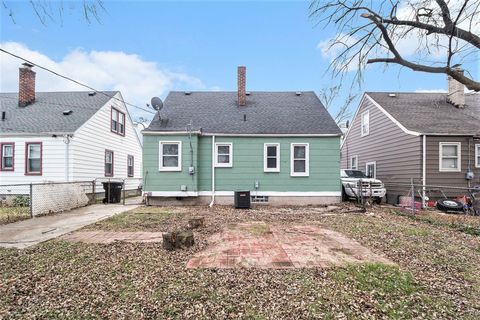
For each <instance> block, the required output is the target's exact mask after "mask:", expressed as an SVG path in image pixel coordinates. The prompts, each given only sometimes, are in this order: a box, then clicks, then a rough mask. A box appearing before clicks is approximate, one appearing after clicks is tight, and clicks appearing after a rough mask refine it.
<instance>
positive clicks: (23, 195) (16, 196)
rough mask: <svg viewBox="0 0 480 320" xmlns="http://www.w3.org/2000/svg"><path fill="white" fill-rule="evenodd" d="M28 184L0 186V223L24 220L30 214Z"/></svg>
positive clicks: (29, 189)
mask: <svg viewBox="0 0 480 320" xmlns="http://www.w3.org/2000/svg"><path fill="white" fill-rule="evenodd" d="M30 191H31V188H30V185H25V184H13V185H3V186H0V224H3V223H9V222H14V221H18V220H24V219H28V218H30V217H31V216H32V215H31V210H30V206H31V193H30Z"/></svg>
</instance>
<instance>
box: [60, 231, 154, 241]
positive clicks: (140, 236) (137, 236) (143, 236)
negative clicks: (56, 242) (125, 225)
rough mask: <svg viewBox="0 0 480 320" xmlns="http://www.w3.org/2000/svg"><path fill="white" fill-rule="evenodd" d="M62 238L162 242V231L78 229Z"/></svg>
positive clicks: (69, 239)
mask: <svg viewBox="0 0 480 320" xmlns="http://www.w3.org/2000/svg"><path fill="white" fill-rule="evenodd" d="M61 239H63V240H68V241H73V242H85V243H112V242H116V241H125V242H142V243H148V242H162V232H114V231H78V232H74V233H70V234H67V235H64V236H62V237H61Z"/></svg>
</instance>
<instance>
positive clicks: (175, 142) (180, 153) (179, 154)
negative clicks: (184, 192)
mask: <svg viewBox="0 0 480 320" xmlns="http://www.w3.org/2000/svg"><path fill="white" fill-rule="evenodd" d="M164 144H178V166H176V167H164V166H163V145H164ZM158 147H159V148H158V149H159V159H158V165H159V168H158V170H159V171H182V141H160V142H159V145H158Z"/></svg>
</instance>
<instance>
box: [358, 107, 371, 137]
mask: <svg viewBox="0 0 480 320" xmlns="http://www.w3.org/2000/svg"><path fill="white" fill-rule="evenodd" d="M361 120H362V122H361V125H360V130H361V135H362V137H363V136H368V134H369V133H370V111H369V110H367V111H364V112H363V113H362V119H361Z"/></svg>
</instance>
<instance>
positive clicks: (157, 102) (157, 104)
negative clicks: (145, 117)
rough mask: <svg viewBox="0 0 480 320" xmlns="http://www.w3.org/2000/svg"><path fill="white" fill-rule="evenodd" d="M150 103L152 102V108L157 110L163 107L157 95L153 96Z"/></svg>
mask: <svg viewBox="0 0 480 320" xmlns="http://www.w3.org/2000/svg"><path fill="white" fill-rule="evenodd" d="M151 103H152V108H153V109H155V110H157V111H159V110H160V109H162V108H163V102H162V99H160V98H159V97H153V98H152V101H151Z"/></svg>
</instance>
